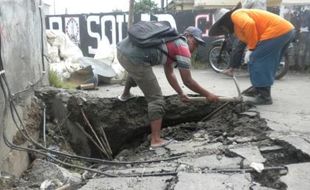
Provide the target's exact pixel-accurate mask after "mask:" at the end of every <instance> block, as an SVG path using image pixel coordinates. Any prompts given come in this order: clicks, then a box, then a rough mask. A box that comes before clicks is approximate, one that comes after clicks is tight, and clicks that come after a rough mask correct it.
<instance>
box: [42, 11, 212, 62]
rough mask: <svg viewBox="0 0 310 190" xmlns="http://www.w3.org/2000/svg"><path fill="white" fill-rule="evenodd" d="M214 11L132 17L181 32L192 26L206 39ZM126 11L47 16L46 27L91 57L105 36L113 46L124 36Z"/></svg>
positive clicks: (126, 21)
mask: <svg viewBox="0 0 310 190" xmlns="http://www.w3.org/2000/svg"><path fill="white" fill-rule="evenodd" d="M212 12H213V10H208V11H204V12H202V13H199V12H197V13H194V12H192V11H188V12H186V11H184V12H181V13H175V14H167V13H165V14H155V15H150V14H141V15H135V20H136V21H139V20H143V21H151V20H157V21H165V22H167V23H169V24H170V26H172V27H174V28H176V29H177V30H178V31H179V32H182V31H183V30H184V29H185V28H186V27H188V26H190V25H193V26H196V27H199V28H200V29H201V30H202V31H203V37H205V38H208V30H209V28H210V27H211V24H212V20H211V18H212V15H211V13H212ZM127 23H128V14H127V13H109V14H105V13H101V14H87V15H84V14H83V15H56V16H47V17H46V26H47V29H52V30H60V31H62V32H65V33H66V34H67V35H68V36H69V38H70V39H71V40H72V41H73V42H74V43H76V44H77V45H78V46H79V47H80V48H81V50H82V52H83V54H84V55H85V56H94V55H95V54H96V51H97V48H98V44H99V42H100V41H101V39H102V38H103V37H104V36H106V37H107V38H108V39H109V41H110V44H111V45H112V46H115V45H116V44H117V43H118V42H119V41H121V40H122V39H124V38H125V37H126V36H127Z"/></svg>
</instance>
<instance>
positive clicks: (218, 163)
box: [179, 155, 242, 169]
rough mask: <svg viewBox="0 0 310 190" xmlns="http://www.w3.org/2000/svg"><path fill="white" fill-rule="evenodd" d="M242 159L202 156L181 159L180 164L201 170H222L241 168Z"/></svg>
mask: <svg viewBox="0 0 310 190" xmlns="http://www.w3.org/2000/svg"><path fill="white" fill-rule="evenodd" d="M241 161H242V158H240V157H234V158H228V157H226V156H217V155H209V156H201V157H198V158H192V157H190V158H182V159H180V161H179V162H180V163H182V164H187V165H189V166H192V167H198V168H201V169H205V168H208V169H221V168H240V163H241Z"/></svg>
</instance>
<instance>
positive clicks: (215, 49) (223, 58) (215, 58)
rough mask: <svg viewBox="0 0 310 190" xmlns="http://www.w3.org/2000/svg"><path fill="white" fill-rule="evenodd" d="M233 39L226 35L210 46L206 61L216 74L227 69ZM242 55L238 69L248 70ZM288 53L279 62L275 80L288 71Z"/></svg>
mask: <svg viewBox="0 0 310 190" xmlns="http://www.w3.org/2000/svg"><path fill="white" fill-rule="evenodd" d="M234 40H236V38H234V37H233V36H232V35H231V34H226V35H225V36H224V37H223V38H219V39H217V40H214V41H213V42H212V46H211V48H210V50H209V52H208V61H209V64H210V66H211V68H212V69H213V70H214V71H215V72H217V73H221V72H223V71H224V70H225V69H228V68H229V59H230V55H231V53H232V51H233V48H234ZM244 55H245V52H244V53H243V58H242V61H241V65H240V69H241V70H246V71H247V70H248V68H247V63H245V62H244ZM288 56H289V55H288V53H286V54H285V55H284V59H282V60H281V62H280V65H279V68H278V69H277V72H276V76H275V79H277V80H278V79H281V78H282V77H283V76H285V75H286V73H287V72H288V70H289V64H288V61H287V59H288Z"/></svg>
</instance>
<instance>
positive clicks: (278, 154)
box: [43, 96, 310, 190]
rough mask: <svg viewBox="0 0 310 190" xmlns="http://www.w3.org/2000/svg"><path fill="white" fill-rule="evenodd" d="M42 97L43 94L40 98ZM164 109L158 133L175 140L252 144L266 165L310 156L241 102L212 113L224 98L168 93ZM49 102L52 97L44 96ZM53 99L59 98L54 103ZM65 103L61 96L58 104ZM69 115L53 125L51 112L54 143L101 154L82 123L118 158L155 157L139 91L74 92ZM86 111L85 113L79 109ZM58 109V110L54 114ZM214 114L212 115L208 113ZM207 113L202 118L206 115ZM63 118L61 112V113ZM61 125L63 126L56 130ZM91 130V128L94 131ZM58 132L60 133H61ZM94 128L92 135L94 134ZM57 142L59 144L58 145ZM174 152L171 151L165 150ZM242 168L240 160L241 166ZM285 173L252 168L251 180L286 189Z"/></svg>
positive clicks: (305, 159) (68, 105)
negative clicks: (276, 136) (186, 100)
mask: <svg viewBox="0 0 310 190" xmlns="http://www.w3.org/2000/svg"><path fill="white" fill-rule="evenodd" d="M43 99H44V98H43ZM165 100H166V104H167V106H166V115H165V117H164V120H163V126H164V127H163V129H162V136H163V137H166V138H173V139H175V140H177V141H179V142H186V141H190V140H193V139H196V140H199V141H204V143H206V144H212V143H221V144H222V145H224V146H226V147H228V146H232V145H246V144H251V145H253V146H254V145H255V146H257V147H258V148H259V149H260V153H261V155H262V156H263V157H264V158H265V159H266V161H265V163H264V165H265V167H275V166H283V165H286V164H293V163H300V162H309V161H310V158H309V156H307V155H305V154H303V153H302V152H300V151H299V150H296V149H295V148H294V147H292V146H290V145H289V144H287V143H285V142H281V141H273V140H271V139H270V138H268V133H269V132H270V129H269V128H268V126H267V123H266V121H265V120H264V119H262V118H260V115H259V113H257V112H255V111H254V110H253V108H252V107H251V106H250V105H247V104H245V103H229V104H227V105H226V106H224V107H223V108H222V109H221V110H219V111H218V112H216V113H213V112H214V110H216V109H217V108H219V107H221V106H222V105H223V103H214V104H206V103H203V102H195V103H191V104H183V103H181V102H180V101H179V100H178V97H176V96H167V97H165ZM45 102H46V103H47V104H49V106H50V108H51V107H54V109H55V105H52V104H55V102H53V103H51V102H50V101H49V102H48V101H45ZM56 104H57V103H56ZM59 104H63V101H60V102H59V103H58V104H57V106H56V107H57V108H59V107H61V106H60V105H59ZM62 106H63V107H62V108H61V109H66V113H65V114H64V113H62V114H61V115H68V120H67V121H66V125H63V126H66V127H63V126H62V127H59V125H58V126H57V127H55V125H56V124H55V123H57V122H55V118H58V120H59V121H58V123H59V122H60V121H63V120H61V119H59V116H58V117H57V116H56V115H57V113H58V112H61V111H60V110H61V109H57V112H54V113H52V114H51V115H50V116H49V118H50V121H53V122H50V123H49V125H50V127H49V129H48V135H49V137H50V138H51V139H52V138H53V139H54V141H53V142H50V143H55V144H56V145H55V146H68V144H69V145H70V148H72V150H73V151H74V152H75V153H76V154H78V155H82V156H90V157H96V158H104V159H106V158H107V156H106V155H104V154H102V153H101V152H100V151H99V149H98V147H97V146H95V145H94V143H93V142H92V141H91V140H90V139H88V138H86V137H85V134H84V133H81V131H80V129H77V126H79V127H81V128H83V129H84V132H85V133H87V134H89V135H90V136H91V139H104V138H105V135H106V139H107V141H108V142H109V146H110V147H111V150H112V152H113V155H112V156H113V158H115V159H116V160H122V161H130V160H131V161H132V160H141V157H142V158H143V157H144V158H145V159H150V158H154V157H155V158H156V155H155V153H154V152H150V151H149V150H148V147H149V133H150V128H149V125H148V119H147V114H146V113H147V110H146V109H147V104H146V102H145V99H144V98H143V97H137V98H134V99H132V100H130V101H128V102H125V103H124V102H119V101H118V100H116V99H114V98H92V97H86V98H82V99H81V98H80V97H75V96H72V97H70V98H69V99H68V101H67V103H66V105H65V106H64V105H62ZM82 112H83V113H84V115H83V114H82ZM55 113H56V114H55ZM211 114H212V116H210V115H211ZM206 116H210V117H208V119H207V120H205V121H204V118H206ZM62 119H64V117H62ZM59 130H62V133H60V131H59ZM93 131H94V132H93ZM60 134H62V135H60ZM94 134H96V135H94ZM65 140H67V143H68V144H62V145H60V144H59V142H64V141H65ZM57 144H58V145H57ZM167 154H170V156H172V155H173V154H175V153H173V152H169V151H168V152H167ZM195 154H196V156H197V155H199V154H201V155H204V154H211V155H212V154H222V155H225V156H226V157H229V158H233V157H238V155H236V154H235V153H232V152H231V151H229V150H227V149H219V150H215V151H214V152H208V153H205V152H203V151H202V152H198V153H195ZM241 168H242V166H241ZM285 174H286V173H285V172H284V171H283V170H277V169H275V170H267V171H263V172H262V173H257V172H251V175H252V178H253V180H254V181H255V182H259V183H260V184H261V185H263V186H266V187H270V188H275V189H281V190H282V189H286V185H285V184H284V183H282V182H281V181H280V180H279V178H280V176H281V175H285Z"/></svg>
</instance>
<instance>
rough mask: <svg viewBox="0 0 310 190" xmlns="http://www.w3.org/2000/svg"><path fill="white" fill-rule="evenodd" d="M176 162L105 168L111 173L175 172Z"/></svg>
mask: <svg viewBox="0 0 310 190" xmlns="http://www.w3.org/2000/svg"><path fill="white" fill-rule="evenodd" d="M177 166H178V164H177V163H175V162H172V163H170V162H162V163H152V164H141V165H139V166H134V167H129V168H116V169H114V170H107V171H106V172H107V173H109V174H112V175H119V174H124V175H126V174H128V175H130V174H135V173H137V174H143V173H161V172H175V171H176V169H177Z"/></svg>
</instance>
